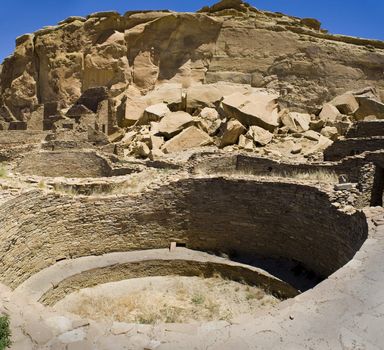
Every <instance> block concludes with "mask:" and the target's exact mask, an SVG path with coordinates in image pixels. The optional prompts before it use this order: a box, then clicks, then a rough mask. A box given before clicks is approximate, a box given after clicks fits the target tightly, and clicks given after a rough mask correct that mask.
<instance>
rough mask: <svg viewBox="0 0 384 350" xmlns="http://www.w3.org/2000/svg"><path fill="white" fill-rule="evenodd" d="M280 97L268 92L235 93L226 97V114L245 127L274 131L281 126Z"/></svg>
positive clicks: (224, 101)
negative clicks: (278, 101) (278, 98)
mask: <svg viewBox="0 0 384 350" xmlns="http://www.w3.org/2000/svg"><path fill="white" fill-rule="evenodd" d="M277 97H278V95H275V94H269V93H267V92H263V91H260V92H251V93H240V92H238V93H234V94H232V95H229V96H226V97H224V99H223V101H222V107H223V110H224V113H225V114H226V115H227V116H228V117H230V118H235V119H237V120H239V121H240V122H241V123H242V124H243V125H245V126H252V125H256V126H260V127H262V128H264V129H266V130H269V131H273V130H275V129H276V128H277V127H278V126H279V113H278V108H277V102H276V99H277Z"/></svg>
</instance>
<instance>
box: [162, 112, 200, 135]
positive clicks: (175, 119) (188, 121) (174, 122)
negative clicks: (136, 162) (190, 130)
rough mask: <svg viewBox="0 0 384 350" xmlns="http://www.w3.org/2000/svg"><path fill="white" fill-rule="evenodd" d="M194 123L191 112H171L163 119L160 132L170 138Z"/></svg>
mask: <svg viewBox="0 0 384 350" xmlns="http://www.w3.org/2000/svg"><path fill="white" fill-rule="evenodd" d="M192 124H193V118H192V116H191V115H190V114H188V113H186V112H182V111H179V112H170V113H168V114H167V115H166V116H165V117H163V119H161V121H160V123H159V125H158V134H160V135H162V136H164V137H165V138H166V139H170V138H172V137H173V136H175V135H177V134H178V133H179V132H181V131H182V130H183V129H185V128H187V127H188V126H191V125H192Z"/></svg>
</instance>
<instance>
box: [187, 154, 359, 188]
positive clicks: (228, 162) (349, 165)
mask: <svg viewBox="0 0 384 350" xmlns="http://www.w3.org/2000/svg"><path fill="white" fill-rule="evenodd" d="M365 163H366V160H365V159H364V157H355V158H349V159H345V160H343V161H341V162H334V163H330V162H329V163H323V164H303V163H297V164H296V163H284V162H278V161H275V160H272V159H267V158H261V157H254V156H246V155H241V154H240V155H229V156H222V155H221V156H220V157H210V158H207V159H206V160H203V161H201V162H198V163H197V164H196V165H195V166H194V167H193V168H192V169H191V172H192V173H197V174H240V175H241V174H248V175H257V176H271V175H273V176H282V177H286V178H295V177H297V176H299V175H300V174H308V173H316V172H323V173H325V174H326V173H327V172H328V173H330V174H331V173H334V174H335V175H347V178H348V181H350V182H358V181H359V179H360V176H361V175H360V168H361V167H362V166H363V165H364V164H365Z"/></svg>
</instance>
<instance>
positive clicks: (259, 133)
mask: <svg viewBox="0 0 384 350" xmlns="http://www.w3.org/2000/svg"><path fill="white" fill-rule="evenodd" d="M245 136H246V137H247V138H249V139H251V140H253V142H255V143H256V144H257V145H260V146H265V145H267V144H268V143H270V142H271V141H272V139H273V134H272V133H270V132H269V131H268V130H265V129H263V128H260V127H259V126H251V127H250V128H249V131H248V132H247V134H246V135H245Z"/></svg>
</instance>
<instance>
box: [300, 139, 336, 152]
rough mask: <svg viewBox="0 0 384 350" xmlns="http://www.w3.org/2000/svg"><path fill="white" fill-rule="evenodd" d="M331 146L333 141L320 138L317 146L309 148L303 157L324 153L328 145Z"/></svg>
mask: <svg viewBox="0 0 384 350" xmlns="http://www.w3.org/2000/svg"><path fill="white" fill-rule="evenodd" d="M332 144H333V141H332V140H330V139H329V138H327V137H325V136H320V139H319V141H318V142H317V144H316V145H315V146H313V147H311V148H310V149H309V150H307V151H306V152H305V156H310V155H313V154H316V153H319V152H322V151H324V150H325V149H326V148H328V147H329V146H330V145H332Z"/></svg>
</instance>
